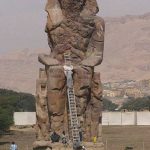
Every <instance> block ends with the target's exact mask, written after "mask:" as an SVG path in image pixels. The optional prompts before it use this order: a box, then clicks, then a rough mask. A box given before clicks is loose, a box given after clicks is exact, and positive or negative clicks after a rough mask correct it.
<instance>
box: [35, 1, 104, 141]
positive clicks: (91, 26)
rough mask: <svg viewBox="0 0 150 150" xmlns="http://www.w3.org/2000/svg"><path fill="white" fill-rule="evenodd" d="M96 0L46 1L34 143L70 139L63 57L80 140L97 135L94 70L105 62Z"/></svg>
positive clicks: (98, 103)
mask: <svg viewBox="0 0 150 150" xmlns="http://www.w3.org/2000/svg"><path fill="white" fill-rule="evenodd" d="M98 10H99V9H98V5H97V2H96V0H48V2H47V5H46V12H47V13H48V16H47V24H46V28H45V31H46V33H47V36H48V43H49V46H50V49H51V53H50V54H49V55H46V54H40V55H39V62H41V63H42V64H43V65H44V66H45V69H40V76H39V79H38V80H37V103H36V109H37V130H38V133H37V140H39V141H48V140H49V135H50V133H51V132H53V131H55V132H57V133H58V134H62V132H63V131H65V132H66V134H68V135H70V126H69V120H70V118H69V108H68V100H67V90H66V88H67V87H66V77H65V74H64V68H63V66H64V65H65V60H64V55H69V56H70V58H71V64H72V65H73V75H72V77H73V86H74V91H75V99H76V107H77V115H78V119H79V123H80V128H81V130H82V133H83V140H84V141H88V142H90V141H92V138H93V137H97V138H98V139H99V138H100V136H101V133H99V132H100V131H99V130H98V129H99V125H100V124H101V110H102V109H101V107H102V100H101V97H102V87H101V82H100V74H99V73H96V72H94V67H95V66H97V65H100V64H101V62H102V59H103V50H104V31H105V25H104V21H103V19H102V18H100V17H98V16H96V14H97V12H98Z"/></svg>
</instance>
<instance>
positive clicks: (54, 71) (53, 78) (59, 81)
mask: <svg viewBox="0 0 150 150" xmlns="http://www.w3.org/2000/svg"><path fill="white" fill-rule="evenodd" d="M65 82H66V81H65V74H64V69H63V67H62V66H52V67H49V69H48V81H47V86H48V91H51V90H61V89H63V87H64V86H65Z"/></svg>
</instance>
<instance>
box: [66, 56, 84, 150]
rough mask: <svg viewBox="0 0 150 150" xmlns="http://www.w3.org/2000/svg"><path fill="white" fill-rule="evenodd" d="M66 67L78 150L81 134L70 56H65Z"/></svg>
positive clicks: (73, 128)
mask: <svg viewBox="0 0 150 150" xmlns="http://www.w3.org/2000/svg"><path fill="white" fill-rule="evenodd" d="M64 59H65V65H64V72H65V75H66V78H67V96H68V102H69V112H70V121H71V131H72V140H73V149H74V150H76V149H77V148H78V147H80V145H81V141H80V134H79V121H78V116H77V108H76V100H75V93H74V88H73V79H72V74H73V72H72V70H73V66H72V65H71V57H70V54H64Z"/></svg>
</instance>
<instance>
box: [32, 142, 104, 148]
mask: <svg viewBox="0 0 150 150" xmlns="http://www.w3.org/2000/svg"><path fill="white" fill-rule="evenodd" d="M83 145H84V146H85V148H86V150H104V144H103V143H102V142H99V143H92V142H83ZM72 147H73V146H72V145H71V144H70V145H64V144H62V143H51V142H49V141H36V142H35V143H34V144H33V150H73V148H72Z"/></svg>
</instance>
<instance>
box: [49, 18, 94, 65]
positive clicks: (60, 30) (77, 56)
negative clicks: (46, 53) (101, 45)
mask: <svg viewBox="0 0 150 150" xmlns="http://www.w3.org/2000/svg"><path fill="white" fill-rule="evenodd" d="M93 24H94V21H93V22H92V25H91V22H89V23H87V22H86V23H84V20H82V22H81V21H74V20H71V19H65V20H64V21H63V22H62V23H61V24H60V26H58V27H57V28H55V29H53V30H51V31H49V32H48V34H49V40H50V43H53V45H50V47H51V50H52V51H51V57H53V58H56V59H57V60H59V61H63V60H64V57H63V56H64V53H68V52H69V53H70V55H71V58H72V61H73V62H74V63H78V62H80V61H82V60H83V59H84V58H85V57H86V53H87V47H88V45H89V43H90V40H91V36H92V33H93V32H94V27H93Z"/></svg>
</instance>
